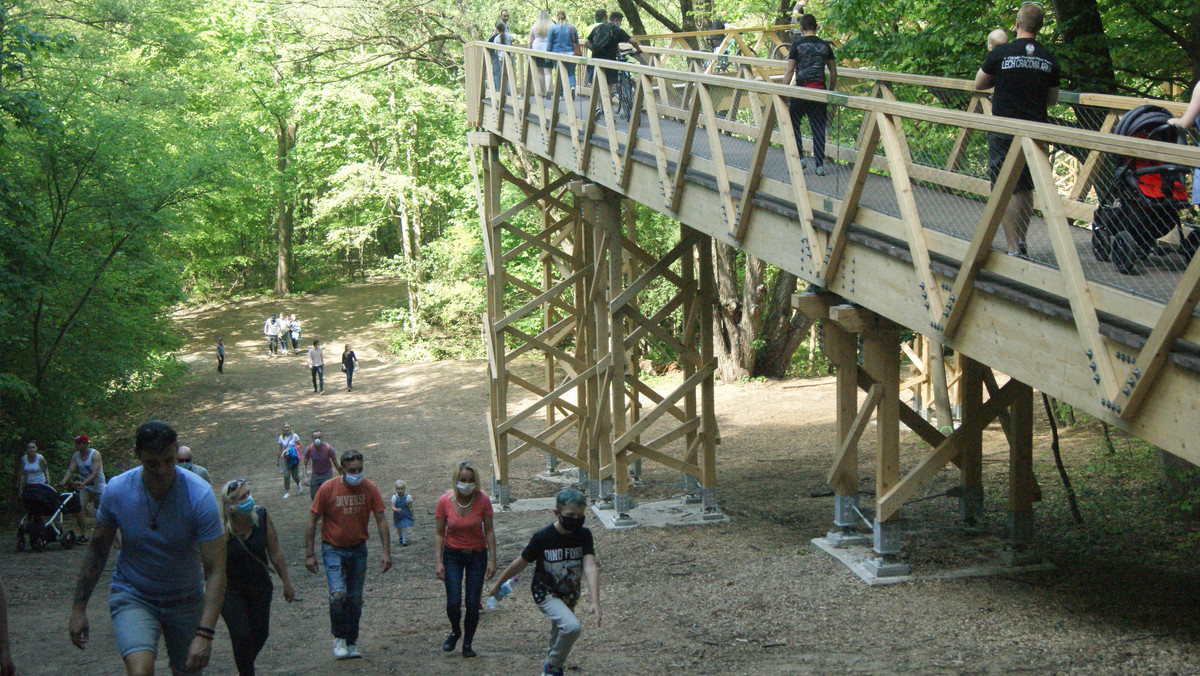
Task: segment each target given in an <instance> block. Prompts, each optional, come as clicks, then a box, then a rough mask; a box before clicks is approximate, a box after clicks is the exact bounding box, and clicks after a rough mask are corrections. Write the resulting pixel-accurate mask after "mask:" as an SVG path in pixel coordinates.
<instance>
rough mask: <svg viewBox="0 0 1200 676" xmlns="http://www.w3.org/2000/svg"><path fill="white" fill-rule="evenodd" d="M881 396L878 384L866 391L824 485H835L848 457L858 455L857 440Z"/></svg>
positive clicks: (881, 392)
mask: <svg viewBox="0 0 1200 676" xmlns="http://www.w3.org/2000/svg"><path fill="white" fill-rule="evenodd" d="M882 394H883V390H882V389H881V388H880V387H879V385H878V384H876V385H872V386H871V389H870V390H868V391H867V400H866V401H864V402H863V405H862V407H861V408H859V409H858V415H856V416H855V417H854V421H853V422H852V423H851V424H850V431H849V434H846V435H845V436H843V437H842V445H841V447H840V448H838V452H837V455H836V456H835V457H834V460H833V465H832V466H831V467H830V468H829V474H828V475H827V476H826V477H825V482H826V483H829V484H834V483H837V481H838V479H840V478H841V476H842V473H843V472H845V471H846V464H847V461H848V459H849V458H850V456H851V455H854V454H857V453H858V440H859V439H861V438H862V434H863V432H865V431H866V429H867V423H869V422H871V414H872V413H874V412H875V407H876V406H877V405H879V397H880V396H881V395H882Z"/></svg>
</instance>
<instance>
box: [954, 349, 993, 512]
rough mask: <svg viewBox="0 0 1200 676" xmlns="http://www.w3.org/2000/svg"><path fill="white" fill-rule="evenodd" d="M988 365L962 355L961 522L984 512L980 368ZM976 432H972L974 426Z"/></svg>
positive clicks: (981, 384)
mask: <svg viewBox="0 0 1200 676" xmlns="http://www.w3.org/2000/svg"><path fill="white" fill-rule="evenodd" d="M986 368H987V367H986V366H984V365H983V364H981V363H979V362H977V361H975V360H974V359H970V358H968V357H963V358H962V371H961V373H962V376H961V379H960V381H959V383H960V388H961V392H962V427H961V428H960V429H963V430H964V433H966V432H970V433H969V434H967V436H965V437H963V441H962V443H961V445H960V447H959V448H960V450H959V455H958V459H959V463H958V466H959V471H960V473H961V474H960V476H961V481H962V488H963V495H962V497H961V498H959V505H960V507H961V509H962V517H963V521H964V522H966V524H967V525H968V526H974V525H975V524H976V523H977V522H978V520H979V517H980V516H981V515H982V514H983V427H984V426H983V425H982V424H979V423H981V422H982V421H981V418H982V408H983V370H984V369H986ZM976 425H978V426H979V431H978V432H973V431H972V430H974V428H975V426H976Z"/></svg>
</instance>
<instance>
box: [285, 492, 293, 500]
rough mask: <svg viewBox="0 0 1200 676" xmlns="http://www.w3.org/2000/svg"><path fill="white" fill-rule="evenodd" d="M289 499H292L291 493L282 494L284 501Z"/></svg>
mask: <svg viewBox="0 0 1200 676" xmlns="http://www.w3.org/2000/svg"><path fill="white" fill-rule="evenodd" d="M290 497H292V494H291V493H284V494H283V499H284V500H287V499H288V498H290Z"/></svg>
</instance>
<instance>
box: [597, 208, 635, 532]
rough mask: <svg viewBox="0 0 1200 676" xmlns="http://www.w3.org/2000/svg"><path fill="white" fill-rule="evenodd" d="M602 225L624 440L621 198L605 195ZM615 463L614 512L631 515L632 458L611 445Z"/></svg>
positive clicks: (617, 412) (615, 397) (614, 382)
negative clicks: (617, 302) (617, 308)
mask: <svg viewBox="0 0 1200 676" xmlns="http://www.w3.org/2000/svg"><path fill="white" fill-rule="evenodd" d="M600 213H601V225H602V226H603V227H604V228H605V231H606V233H607V240H608V296H607V297H606V298H605V312H606V315H607V317H608V328H609V348H608V353H609V355H610V356H611V357H612V366H611V367H610V369H609V373H610V374H611V379H610V387H611V390H612V395H611V396H612V406H611V408H610V409H609V410H610V411H611V416H612V421H613V422H612V424H613V427H612V431H613V433H612V438H620V436H621V435H622V434H624V433H625V430H626V429H627V426H626V417H625V374H626V373H627V372H628V364H626V357H627V353H626V351H625V322H624V321H623V320H622V318H621V317H620V316H619V315H617V314H614V312H613V309H612V306H611V305H609V301H611V300H612V299H613V298H615V297H616V295H617V294H618V293H620V292H621V291H622V290H623V289H624V288H625V262H624V261H625V257H624V253H625V245H624V244H623V243H622V241H621V238H622V236H623V235H624V234H625V227H624V226H625V224H624V223H623V222H622V220H621V198H620V196H619V195H617V194H616V193H614V192H612V191H608V190H606V191H605V195H604V203H603V205H602V206H601V207H600ZM609 452H610V453H611V459H607V460H608V462H606V463H605V464H611V466H612V476H613V484H614V496H613V498H614V501H613V509H615V510H616V511H617V513H618V514H623V513H626V512H628V511H629V510H630V509H631V508H632V506H633V501H632V500H631V499H630V497H629V454H628V453H627V452H625V451H624V450H623V449H622V450H618V449H614V448H613V447H612V445H611V444H610V445H609Z"/></svg>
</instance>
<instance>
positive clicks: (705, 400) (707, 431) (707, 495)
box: [695, 235, 721, 519]
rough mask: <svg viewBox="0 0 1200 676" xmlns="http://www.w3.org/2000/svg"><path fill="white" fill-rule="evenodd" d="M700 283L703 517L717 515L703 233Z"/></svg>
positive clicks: (709, 291)
mask: <svg viewBox="0 0 1200 676" xmlns="http://www.w3.org/2000/svg"><path fill="white" fill-rule="evenodd" d="M696 249H697V253H698V256H697V263H698V267H699V271H698V272H699V275H698V277H699V282H700V286H699V288H698V289H697V292H696V302H695V304H696V305H697V306H698V307H697V312H698V313H699V317H698V318H697V321H698V322H699V323H700V364H701V368H702V369H705V370H707V371H708V375H707V376H705V378H704V380H702V381H701V382H700V453H701V457H700V461H699V463H697V464H699V465H700V501H701V503H702V505H703V507H704V512H705V514H704V517H703V518H705V519H712V518H720V517H721V514H720V512H719V511H718V508H717V413H716V398H715V392H714V384H715V383H714V375H713V372H714V367H715V365H716V357H715V356H714V354H713V306H714V305H715V304H716V302H717V297H716V290H715V289H716V286H715V284H714V281H713V242H712V238H711V237H709V236H707V235H703V236H700V237H698V238H697V239H696Z"/></svg>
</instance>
